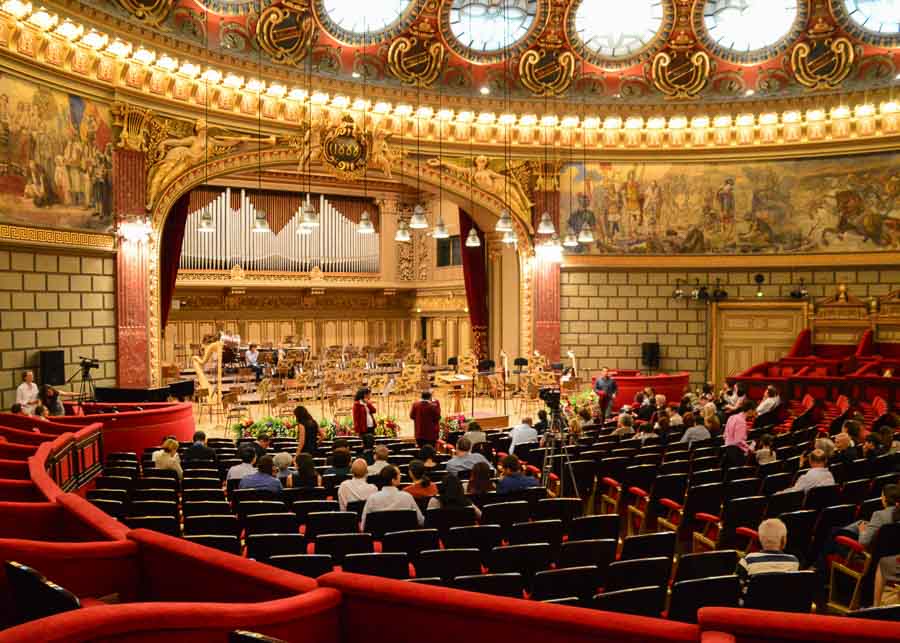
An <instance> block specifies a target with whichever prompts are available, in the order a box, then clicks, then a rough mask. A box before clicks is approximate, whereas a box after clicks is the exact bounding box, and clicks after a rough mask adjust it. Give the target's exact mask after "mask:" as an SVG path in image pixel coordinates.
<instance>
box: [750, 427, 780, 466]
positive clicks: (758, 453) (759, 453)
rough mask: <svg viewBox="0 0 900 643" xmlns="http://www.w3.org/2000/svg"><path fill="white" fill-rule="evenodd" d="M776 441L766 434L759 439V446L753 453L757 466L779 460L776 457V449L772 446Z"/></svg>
mask: <svg viewBox="0 0 900 643" xmlns="http://www.w3.org/2000/svg"><path fill="white" fill-rule="evenodd" d="M774 441H775V439H774V438H773V437H772V436H771V434H769V433H764V434H763V435H762V436H761V437H760V438H759V446H758V447H757V448H756V450H755V451H754V452H753V455H754V456H755V457H756V464H769V463H770V462H775V460H777V459H778V458H777V457H776V456H775V449H774V448H772V444H773V442H774Z"/></svg>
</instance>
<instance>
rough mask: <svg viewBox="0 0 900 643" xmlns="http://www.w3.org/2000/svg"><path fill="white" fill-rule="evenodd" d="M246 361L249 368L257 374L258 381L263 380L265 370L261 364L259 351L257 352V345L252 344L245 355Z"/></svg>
mask: <svg viewBox="0 0 900 643" xmlns="http://www.w3.org/2000/svg"><path fill="white" fill-rule="evenodd" d="M244 361H245V362H247V367H248V368H250V369H252V370H253V372H254V373H255V374H256V381H257V382H258V381H259V380H261V379H262V373H263V368H262V366H260V364H259V351H258V350H256V344H250V347H249V348H248V349H247V352H246V353H244Z"/></svg>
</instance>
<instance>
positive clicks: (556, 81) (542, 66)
mask: <svg viewBox="0 0 900 643" xmlns="http://www.w3.org/2000/svg"><path fill="white" fill-rule="evenodd" d="M574 76H575V55H574V54H573V53H572V52H571V51H567V50H563V49H562V47H537V48H535V49H529V50H528V51H526V52H525V53H524V54H522V57H521V58H519V78H520V79H521V81H522V84H523V85H525V87H527V88H528V89H529V90H530V91H531V92H532V93H533V94H536V95H538V96H559V95H561V94H563V93H565V91H566V90H567V89H568V88H569V86H570V85H571V84H572V79H573V78H574Z"/></svg>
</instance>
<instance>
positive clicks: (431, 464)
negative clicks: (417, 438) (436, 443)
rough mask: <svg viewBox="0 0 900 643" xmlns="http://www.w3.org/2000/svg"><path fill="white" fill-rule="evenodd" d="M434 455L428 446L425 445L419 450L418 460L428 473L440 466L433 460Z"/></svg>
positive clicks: (431, 448) (433, 451) (431, 447)
mask: <svg viewBox="0 0 900 643" xmlns="http://www.w3.org/2000/svg"><path fill="white" fill-rule="evenodd" d="M436 455H437V453H436V452H435V450H434V447H433V446H431V445H430V444H426V445H425V446H424V447H422V448H421V449H420V450H419V460H421V461H422V463H423V464H424V465H425V468H426V469H427V470H428V471H431V470H433V469H436V468H437V467H439V466H441V465H440V464H439V463H438V461H437V460H435V456H436Z"/></svg>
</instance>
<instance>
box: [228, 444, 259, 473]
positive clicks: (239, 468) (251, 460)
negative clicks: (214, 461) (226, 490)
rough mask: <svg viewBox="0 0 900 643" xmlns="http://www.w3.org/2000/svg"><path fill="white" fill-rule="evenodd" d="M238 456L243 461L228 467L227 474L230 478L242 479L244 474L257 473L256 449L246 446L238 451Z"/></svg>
mask: <svg viewBox="0 0 900 643" xmlns="http://www.w3.org/2000/svg"><path fill="white" fill-rule="evenodd" d="M238 457H239V458H240V459H241V463H240V464H236V465H234V466H233V467H231V468H230V469H228V475H227V476H225V477H226V478H227V479H228V480H240V479H241V478H243V477H244V476H249V475H250V474H252V473H256V451H254V450H253V449H251V448H250V447H244V448H242V449H241V450H240V451H239V452H238Z"/></svg>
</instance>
